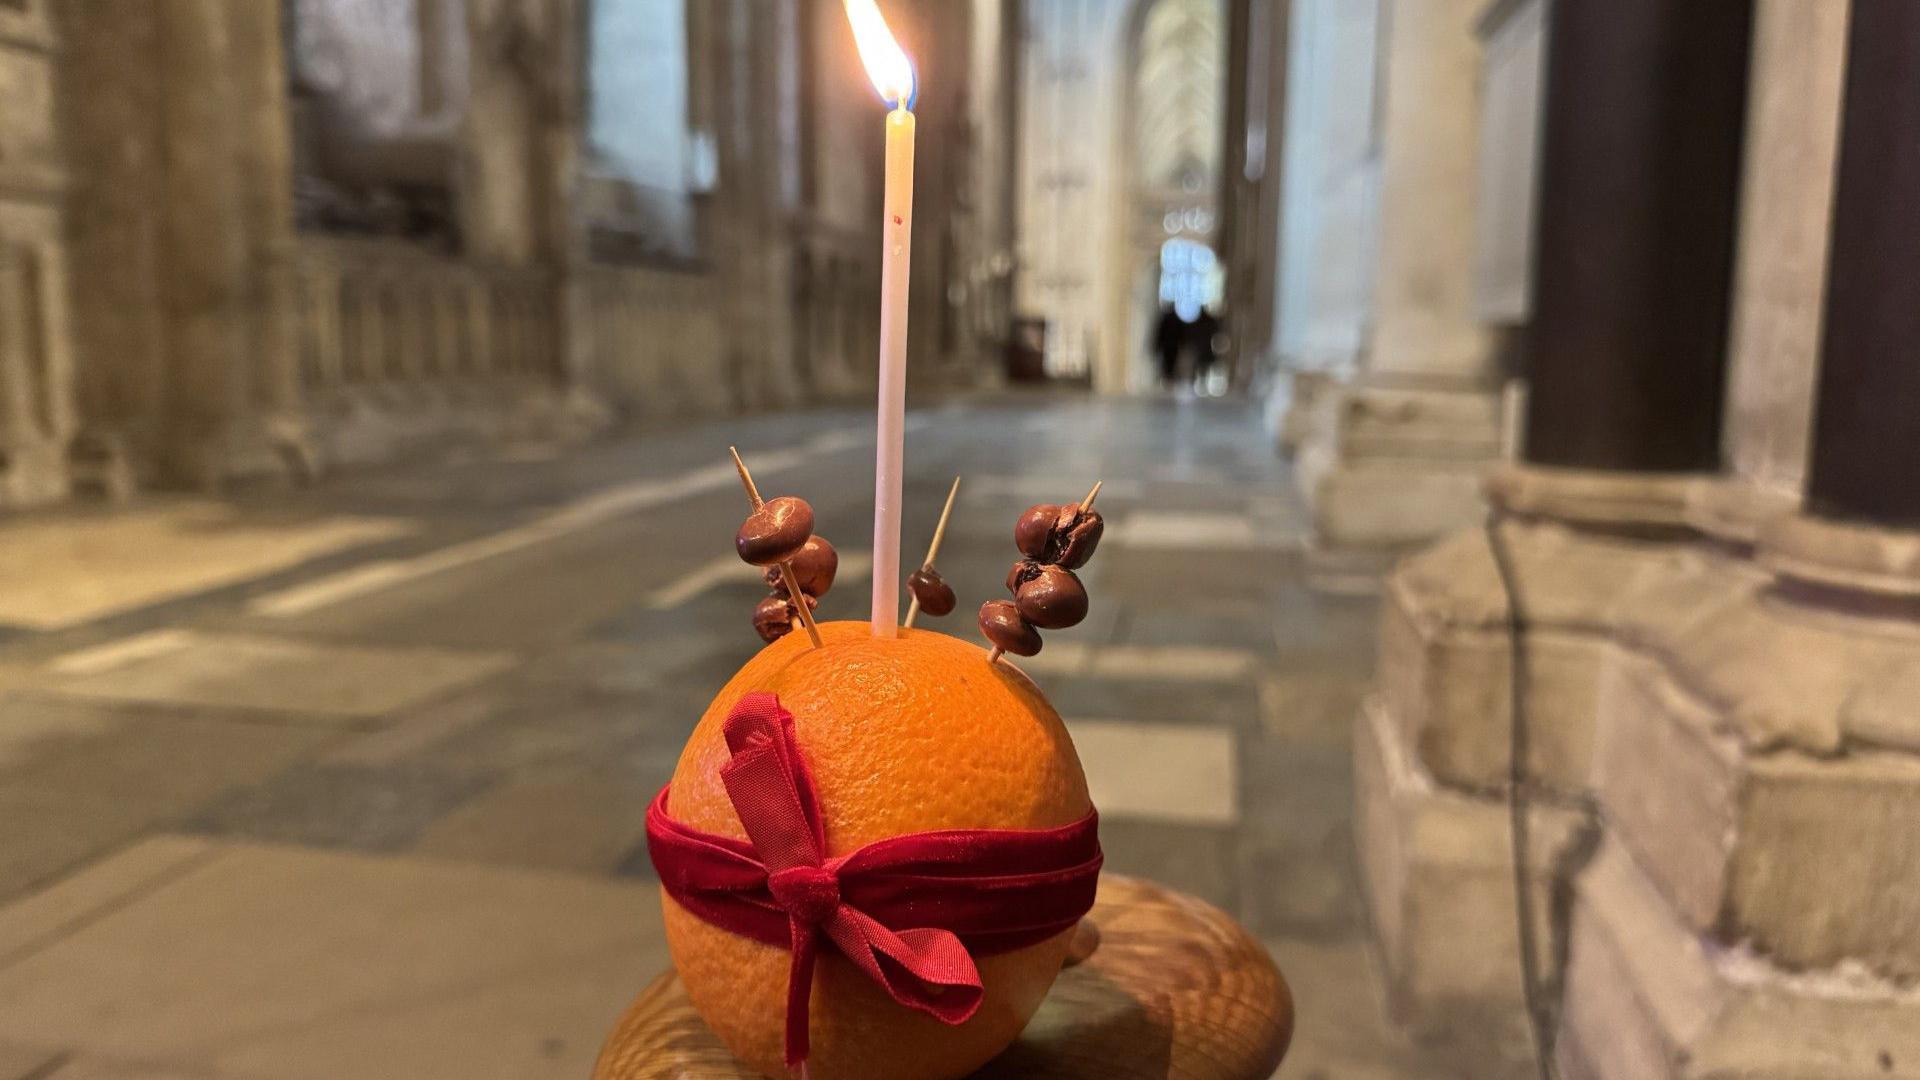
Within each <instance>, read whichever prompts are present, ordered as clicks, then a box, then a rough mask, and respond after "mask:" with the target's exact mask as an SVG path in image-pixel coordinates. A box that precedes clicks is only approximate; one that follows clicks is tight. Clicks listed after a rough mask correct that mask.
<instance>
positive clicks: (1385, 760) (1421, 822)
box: [1354, 699, 1589, 1029]
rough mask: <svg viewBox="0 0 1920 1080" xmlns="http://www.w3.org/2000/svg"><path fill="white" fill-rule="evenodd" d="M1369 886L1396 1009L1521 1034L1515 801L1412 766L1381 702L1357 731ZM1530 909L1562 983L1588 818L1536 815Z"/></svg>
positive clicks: (1426, 1022) (1438, 1021)
mask: <svg viewBox="0 0 1920 1080" xmlns="http://www.w3.org/2000/svg"><path fill="white" fill-rule="evenodd" d="M1354 772H1355V780H1354V783H1355V792H1354V799H1355V804H1356V811H1355V813H1356V824H1355V830H1356V832H1357V834H1358V835H1357V839H1358V841H1359V851H1360V862H1361V866H1360V870H1361V879H1362V884H1363V886H1364V888H1365V891H1366V894H1367V904H1368V910H1369V912H1370V914H1371V917H1372V920H1373V924H1374V928H1375V939H1376V941H1377V943H1378V945H1379V951H1380V955H1381V960H1382V964H1383V967H1384V968H1385V970H1386V974H1387V983H1388V992H1389V995H1390V998H1391V1005H1392V1007H1393V1010H1394V1012H1395V1013H1396V1014H1398V1015H1399V1017H1400V1018H1401V1019H1403V1020H1405V1021H1408V1022H1411V1023H1412V1024H1413V1025H1414V1026H1415V1027H1417V1028H1426V1029H1435V1028H1440V1027H1445V1026H1448V1025H1453V1024H1457V1023H1460V1022H1462V1021H1463V1018H1467V1017H1472V1018H1477V1019H1480V1020H1491V1021H1494V1022H1499V1023H1511V1024H1518V1023H1520V1022H1522V1020H1523V1018H1524V1014H1522V1013H1521V1012H1520V1011H1519V1010H1520V1002H1521V991H1520V978H1519V971H1520V959H1519V944H1518V929H1517V927H1518V919H1517V917H1516V909H1515V905H1514V896H1513V870H1512V863H1511V858H1510V853H1511V851H1512V844H1511V833H1510V829H1509V821H1508V814H1507V807H1506V804H1505V802H1503V801H1501V800H1499V799H1493V798H1478V797H1474V796H1469V795H1464V794H1461V793H1459V792H1455V791H1449V790H1446V789H1445V788H1442V787H1439V786H1437V785H1435V784H1434V782H1433V779H1432V777H1430V776H1428V775H1426V774H1425V773H1424V772H1423V771H1422V770H1421V769H1420V768H1419V766H1418V765H1417V764H1416V763H1415V762H1414V761H1413V760H1412V758H1411V757H1410V756H1409V755H1408V753H1407V752H1406V749H1405V747H1404V746H1403V744H1402V742H1401V739H1400V734H1399V731H1398V729H1397V728H1396V726H1395V725H1394V723H1393V722H1392V720H1391V719H1390V718H1389V717H1387V716H1385V715H1384V712H1383V710H1382V708H1381V706H1380V702H1379V700H1378V699H1371V700H1369V702H1368V703H1367V704H1366V706H1364V707H1363V709H1362V713H1361V716H1360V718H1359V720H1358V722H1357V723H1356V725H1355V728H1354ZM1533 821H1534V831H1533V834H1532V837H1531V840H1532V867H1533V869H1534V877H1533V880H1534V888H1533V893H1532V900H1531V903H1530V907H1531V909H1532V917H1533V918H1534V920H1535V921H1536V925H1537V926H1538V927H1539V930H1540V941H1541V943H1542V949H1541V956H1540V958H1539V959H1540V971H1539V974H1540V975H1541V977H1542V978H1545V979H1548V980H1551V979H1553V978H1555V972H1556V971H1557V969H1558V961H1557V958H1558V956H1559V950H1560V947H1561V946H1560V941H1561V939H1562V935H1561V933H1560V929H1559V920H1558V919H1556V918H1555V916H1554V900H1553V891H1554V886H1555V882H1556V881H1558V880H1560V879H1561V878H1562V876H1563V874H1564V872H1565V868H1566V866H1567V864H1568V863H1569V862H1570V861H1574V860H1577V858H1578V857H1579V854H1580V852H1581V851H1582V850H1583V849H1584V844H1585V841H1584V836H1585V835H1586V831H1587V829H1588V828H1589V825H1588V820H1587V817H1586V815H1585V814H1584V813H1582V812H1580V811H1578V810H1575V809H1572V808H1570V807H1565V806H1558V805H1543V806H1537V807H1535V808H1534V811H1533Z"/></svg>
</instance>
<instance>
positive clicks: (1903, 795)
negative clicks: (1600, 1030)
mask: <svg viewBox="0 0 1920 1080" xmlns="http://www.w3.org/2000/svg"><path fill="white" fill-rule="evenodd" d="M1775 617H1776V616H1761V617H1760V618H1763V619H1764V618H1775ZM1743 618H1744V616H1743ZM1811 632H1812V631H1809V630H1808V629H1807V628H1803V627H1794V628H1790V629H1786V630H1783V631H1782V633H1784V634H1787V635H1790V636H1791V637H1792V638H1793V639H1794V640H1795V641H1798V642H1799V643H1800V644H1801V645H1802V646H1805V645H1806V644H1807V635H1808V634H1809V633H1811ZM1696 640H1697V641H1702V642H1704V643H1706V644H1705V648H1706V649H1707V650H1708V653H1707V655H1710V656H1718V655H1719V654H1720V649H1719V648H1718V647H1715V646H1713V645H1712V644H1711V642H1712V640H1713V635H1712V634H1707V635H1704V636H1703V637H1702V638H1700V639H1696ZM1809 651H1815V652H1817V649H1814V650H1809V649H1807V648H1804V647H1803V648H1801V649H1799V650H1795V649H1792V648H1789V647H1788V646H1787V645H1786V644H1785V643H1783V642H1781V641H1779V640H1778V635H1776V639H1775V640H1774V641H1773V642H1772V643H1771V644H1770V645H1767V646H1765V647H1760V648H1756V649H1755V650H1754V651H1753V652H1752V653H1750V654H1749V655H1750V656H1751V657H1752V658H1751V659H1747V660H1743V661H1740V663H1741V665H1742V666H1743V667H1744V669H1745V671H1746V678H1745V680H1744V684H1742V685H1741V686H1740V690H1739V693H1740V698H1739V704H1740V705H1742V706H1744V707H1745V708H1746V709H1748V710H1761V709H1770V710H1777V711H1778V712H1779V713H1780V714H1787V713H1791V712H1793V711H1794V710H1796V709H1799V708H1802V707H1803V706H1801V705H1799V704H1797V703H1796V702H1798V701H1800V700H1803V696H1804V695H1806V694H1808V693H1809V692H1818V691H1817V690H1814V691H1810V689H1809V687H1810V684H1817V683H1818V681H1819V680H1818V679H1817V678H1814V677H1812V676H1810V675H1809V672H1810V671H1818V670H1824V669H1825V668H1826V667H1827V664H1828V661H1827V660H1825V659H1822V658H1820V657H1819V656H1817V655H1815V656H1808V655H1806V653H1807V652H1809ZM1860 651H1861V652H1871V649H1870V647H1868V648H1863V649H1862V650H1860ZM1696 661H1698V662H1702V663H1704V662H1707V661H1704V660H1702V658H1701V657H1700V656H1698V655H1696V653H1695V652H1693V651H1688V652H1684V653H1682V654H1681V655H1679V656H1675V657H1669V658H1667V659H1666V661H1665V662H1662V661H1658V660H1655V659H1653V658H1652V657H1650V656H1647V655H1643V654H1630V653H1626V652H1624V651H1623V652H1622V653H1621V654H1620V657H1619V659H1618V660H1617V662H1615V663H1612V664H1610V665H1608V667H1607V668H1606V671H1605V676H1604V680H1603V683H1604V685H1603V690H1602V694H1601V701H1600V713H1599V715H1600V717H1601V721H1600V727H1599V731H1598V734H1597V736H1596V740H1595V744H1596V750H1595V763H1594V770H1593V773H1594V789H1595V792H1596V794H1597V796H1598V798H1599V800H1600V802H1601V803H1602V804H1603V805H1604V806H1605V807H1606V810H1607V813H1608V817H1609V821H1610V822H1611V825H1612V827H1613V829H1614V830H1615V831H1616V832H1617V835H1618V837H1619V841H1620V843H1621V844H1622V845H1623V846H1624V847H1626V848H1627V849H1629V850H1630V851H1632V852H1633V854H1634V856H1635V858H1636V859H1637V860H1638V861H1639V863H1640V865H1641V866H1642V867H1643V869H1644V873H1645V875H1646V877H1647V879H1648V880H1649V881H1651V882H1652V883H1653V884H1654V885H1655V887H1657V888H1658V889H1659V890H1660V892H1661V893H1662V895H1663V896H1665V897H1666V899H1667V901H1668V902H1669V903H1670V904H1672V905H1673V908H1674V913H1675V916H1676V917H1677V918H1679V919H1680V920H1681V921H1682V922H1684V923H1685V924H1686V925H1688V926H1690V927H1692V928H1693V929H1694V930H1696V931H1697V932H1700V933H1705V934H1712V935H1714V936H1715V937H1717V938H1718V939H1720V940H1723V941H1727V942H1744V943H1748V944H1750V945H1751V946H1752V947H1753V948H1755V949H1757V950H1759V951H1760V952H1762V953H1763V954H1765V955H1766V956H1768V958H1769V959H1770V960H1771V961H1772V962H1775V963H1778V964H1780V965H1782V966H1783V967H1786V968H1789V969H1794V970H1800V969H1822V968H1827V967H1831V966H1833V965H1836V964H1840V963H1843V962H1854V963H1858V964H1860V965H1863V966H1864V967H1865V968H1867V969H1869V970H1872V971H1876V972H1880V973H1882V974H1884V975H1887V976H1889V977H1894V978H1899V979H1903V980H1912V979H1915V978H1920V893H1916V891H1915V890H1914V889H1913V888H1912V882H1914V881H1915V880H1920V849H1916V848H1915V846H1914V844H1913V837H1915V836H1916V835H1920V758H1915V757H1914V756H1913V755H1911V754H1907V753H1902V752H1893V751H1886V750H1875V749H1869V748H1865V747H1855V748H1850V749H1849V750H1848V751H1847V752H1846V753H1844V754H1842V755H1840V756H1835V757H1816V756H1813V755H1810V754H1807V753H1803V752H1800V751H1797V750H1794V749H1791V748H1786V747H1781V748H1770V747H1767V746H1765V745H1764V744H1760V745H1756V744H1755V742H1754V741H1753V739H1752V737H1751V736H1752V732H1751V729H1750V728H1748V727H1746V726H1745V725H1743V724H1742V723H1740V721H1739V716H1740V715H1741V714H1740V713H1738V712H1735V711H1734V710H1733V708H1731V707H1729V705H1728V704H1726V703H1724V702H1722V703H1716V702H1714V701H1713V700H1712V699H1710V698H1707V697H1703V696H1701V695H1700V694H1697V693H1695V692H1693V691H1692V690H1691V689H1690V688H1691V687H1695V686H1708V687H1712V686H1714V685H1716V684H1724V685H1728V686H1732V685H1735V684H1736V683H1737V682H1739V680H1737V679H1736V678H1735V676H1734V674H1733V673H1732V672H1730V671H1727V670H1715V671H1709V672H1706V673H1704V674H1703V672H1702V669H1701V667H1700V666H1697V664H1696ZM1863 666H1867V667H1868V670H1869V672H1871V671H1872V667H1871V666H1870V665H1863ZM1858 677H1859V676H1856V678H1858ZM1716 696H1717V695H1716Z"/></svg>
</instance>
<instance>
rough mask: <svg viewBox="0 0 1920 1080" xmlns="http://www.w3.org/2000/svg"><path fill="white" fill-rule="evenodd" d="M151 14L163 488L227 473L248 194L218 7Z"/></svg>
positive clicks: (240, 407)
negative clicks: (162, 132) (160, 181)
mask: <svg viewBox="0 0 1920 1080" xmlns="http://www.w3.org/2000/svg"><path fill="white" fill-rule="evenodd" d="M157 10H158V13H159V19H160V35H159V36H160V51H161V56H162V61H161V63H162V70H163V77H162V79H161V85H160V91H161V97H160V117H161V123H162V124H163V125H164V127H165V129H166V137H165V141H164V146H163V149H162V154H161V157H162V162H163V165H164V168H165V170H166V177H167V183H166V190H165V193H164V200H163V202H162V204H161V206H160V208H159V214H160V235H161V245H162V248H163V250H164V251H165V253H166V254H165V257H164V264H163V267H162V270H161V283H160V288H161V296H162V303H163V305H164V307H165V310H166V312H167V320H166V322H167V329H166V339H167V350H166V352H167V358H166V364H167V375H168V386H167V388H166V393H165V401H166V407H165V419H164V421H163V422H164V424H165V430H164V432H163V434H162V444H161V447H160V455H161V462H160V465H161V471H162V473H163V475H164V476H165V478H166V479H167V480H169V481H172V482H174V483H181V484H187V485H191V486H199V487H204V486H211V485H214V484H217V483H218V481H219V479H220V477H221V475H222V474H223V472H224V471H225V469H224V466H223V460H222V459H223V458H224V457H225V454H224V452H223V448H222V444H223V443H224V441H225V438H226V436H227V434H228V425H229V423H230V422H231V421H232V420H233V419H234V418H235V417H236V416H240V415H243V414H244V413H245V411H246V386H245V384H244V382H242V381H241V380H240V378H238V376H239V375H240V374H241V372H242V370H243V358H244V356H245V355H246V350H247V342H248V333H247V329H248V328H247V316H248V310H247V297H248V294H249V292H250V291H251V289H252V283H251V281H250V271H251V270H252V261H251V259H250V258H249V255H250V252H249V251H248V246H247V236H246V229H245V215H244V214H243V213H241V212H238V208H241V207H244V206H246V205H247V191H246V189H245V186H244V185H243V184H242V182H241V180H242V178H241V175H240V173H239V171H238V170H237V169H235V168H234V165H235V161H236V159H237V157H238V155H239V152H240V147H239V140H240V132H239V130H238V128H237V126H236V124H235V119H234V117H235V109H236V102H235V96H234V93H233V85H232V79H231V78H230V77H229V73H230V71H231V67H232V64H233V48H234V42H233V37H232V27H231V26H230V25H229V24H228V21H227V9H226V4H225V3H224V2H223V0H180V2H179V3H169V4H165V5H162V6H161V7H160V8H159V9H157Z"/></svg>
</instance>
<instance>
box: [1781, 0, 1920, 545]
mask: <svg viewBox="0 0 1920 1080" xmlns="http://www.w3.org/2000/svg"><path fill="white" fill-rule="evenodd" d="M1916 71H1920V5H1915V4H1911V3H1906V2H1903V0H1857V2H1856V3H1855V4H1854V14H1853V27H1852V30H1851V34H1850V38H1849V65H1848V69H1847V89H1846V95H1847V96H1846V113H1845V117H1844V119H1843V121H1842V122H1843V125H1844V128H1843V130H1844V135H1843V141H1842V143H1841V147H1840V167H1839V173H1838V177H1837V179H1836V181H1835V183H1836V191H1835V196H1834V213H1833V247H1832V256H1831V261H1830V264H1829V266H1830V269H1829V277H1828V280H1827V318H1826V338H1825V341H1824V342H1823V347H1822V350H1821V368H1820V383H1819V395H1820V397H1819V406H1818V412H1817V414H1816V418H1815V423H1814V438H1813V458H1812V467H1811V474H1810V476H1809V483H1808V487H1807V509H1808V510H1810V511H1811V512H1813V513H1816V514H1819V515H1821V516H1824V517H1833V518H1841V519H1852V520H1860V521H1866V522H1872V523H1877V524H1882V525H1890V526H1898V527H1901V528H1907V529H1920V357H1916V355H1915V348H1916V343H1920V200H1916V198H1915V193H1916V192H1920V140H1916V139H1915V138H1914V133H1915V132H1916V131H1920V79H1916V77H1915V72H1916Z"/></svg>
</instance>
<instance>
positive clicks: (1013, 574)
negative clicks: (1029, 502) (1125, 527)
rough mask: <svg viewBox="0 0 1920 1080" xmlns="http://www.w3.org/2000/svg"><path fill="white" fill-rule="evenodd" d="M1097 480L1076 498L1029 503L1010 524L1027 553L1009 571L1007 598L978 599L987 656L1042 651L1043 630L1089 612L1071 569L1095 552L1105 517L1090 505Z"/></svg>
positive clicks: (1069, 623) (1072, 623)
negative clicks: (1054, 502)
mask: <svg viewBox="0 0 1920 1080" xmlns="http://www.w3.org/2000/svg"><path fill="white" fill-rule="evenodd" d="M1099 494H1100V485H1099V484H1095V485H1093V490H1092V491H1089V492H1087V497H1086V498H1085V499H1082V500H1081V501H1080V502H1079V503H1077V504H1076V503H1067V504H1065V505H1063V506H1055V505H1052V504H1050V503H1042V504H1040V505H1038V506H1031V507H1028V508H1027V512H1026V513H1024V514H1021V515H1020V520H1019V521H1018V522H1016V523H1015V524H1014V527H1013V542H1014V545H1015V546H1016V547H1018V548H1019V549H1020V554H1021V555H1023V556H1025V558H1023V559H1021V560H1020V561H1019V562H1017V563H1014V564H1013V569H1012V570H1010V571H1008V573H1007V591H1008V592H1009V593H1011V594H1012V595H1013V599H1011V600H989V601H987V602H986V603H984V604H982V605H980V632H981V633H983V634H985V635H986V636H987V640H988V641H989V642H991V643H992V644H993V655H992V656H991V657H989V659H990V660H998V659H1000V654H1001V653H1012V654H1013V655H1015V656H1032V655H1034V654H1035V653H1038V652H1039V651H1040V646H1041V640H1040V631H1041V630H1063V629H1065V628H1067V627H1069V626H1075V625H1078V624H1079V623H1080V621H1081V620H1082V619H1085V618H1086V617H1087V587H1086V586H1085V585H1083V584H1081V583H1080V577H1079V575H1077V574H1075V573H1074V571H1075V570H1078V569H1080V568H1081V567H1083V566H1085V565H1086V564H1087V561H1088V560H1089V559H1091V558H1093V552H1094V549H1095V548H1097V547H1099V545H1100V535H1101V533H1103V532H1104V531H1105V530H1106V522H1105V520H1104V519H1102V518H1101V516H1100V512H1099V511H1098V510H1095V509H1094V508H1093V500H1094V499H1095V498H1096V497H1097V496H1098V495H1099Z"/></svg>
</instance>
